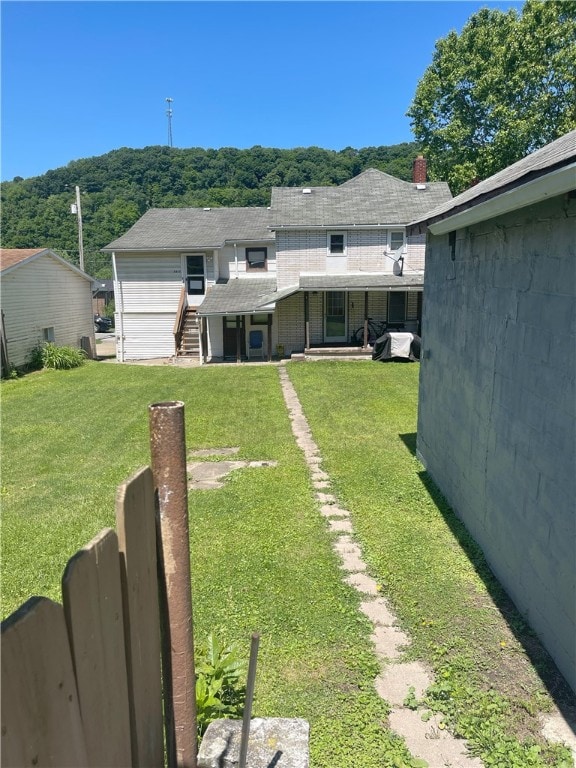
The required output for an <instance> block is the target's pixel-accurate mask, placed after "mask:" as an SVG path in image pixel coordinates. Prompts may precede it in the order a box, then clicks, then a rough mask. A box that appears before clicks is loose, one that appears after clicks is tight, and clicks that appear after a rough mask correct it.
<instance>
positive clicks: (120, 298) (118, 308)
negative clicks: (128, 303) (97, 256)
mask: <svg viewBox="0 0 576 768" xmlns="http://www.w3.org/2000/svg"><path fill="white" fill-rule="evenodd" d="M112 274H113V275H114V285H115V288H114V304H115V308H116V311H117V313H118V320H119V321H120V323H119V324H120V329H119V330H120V362H121V363H123V362H124V300H123V296H122V288H121V286H120V282H119V280H118V270H117V268H116V252H115V251H112ZM116 286H117V287H118V304H116Z"/></svg>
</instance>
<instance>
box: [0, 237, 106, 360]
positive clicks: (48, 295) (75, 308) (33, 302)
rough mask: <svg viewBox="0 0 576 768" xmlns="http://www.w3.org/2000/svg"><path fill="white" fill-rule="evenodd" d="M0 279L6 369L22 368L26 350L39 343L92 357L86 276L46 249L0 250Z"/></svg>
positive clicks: (89, 282) (89, 289)
mask: <svg viewBox="0 0 576 768" xmlns="http://www.w3.org/2000/svg"><path fill="white" fill-rule="evenodd" d="M0 277H1V286H0V287H1V297H2V300H1V306H2V319H3V326H4V334H5V340H6V347H7V353H8V362H9V364H10V365H11V366H15V367H16V368H18V367H21V366H23V365H25V364H26V362H27V361H28V358H29V356H30V352H31V350H32V349H33V348H34V347H35V346H37V345H38V344H41V343H42V342H44V341H53V342H55V343H56V344H58V345H67V346H74V347H80V346H83V347H84V348H86V349H87V351H88V352H89V354H91V353H93V350H94V349H95V339H94V317H93V314H92V283H93V280H92V278H91V277H89V276H88V275H87V274H85V273H84V272H82V271H81V270H79V269H77V268H76V267H74V266H73V265H72V264H69V263H68V262H67V261H65V260H64V259H62V258H60V256H58V255H57V254H55V253H54V252H53V251H51V250H50V249H49V248H25V249H22V248H16V249H10V248H2V249H0ZM83 339H84V341H83ZM86 339H87V341H86Z"/></svg>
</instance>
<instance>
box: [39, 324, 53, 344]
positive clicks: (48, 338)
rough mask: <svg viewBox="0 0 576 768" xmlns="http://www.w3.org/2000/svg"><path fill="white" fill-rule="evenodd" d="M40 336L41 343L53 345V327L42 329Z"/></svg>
mask: <svg viewBox="0 0 576 768" xmlns="http://www.w3.org/2000/svg"><path fill="white" fill-rule="evenodd" d="M42 336H43V341H45V342H50V343H52V344H53V343H54V342H55V341H56V336H55V334H54V326H53V325H48V326H46V327H45V328H42Z"/></svg>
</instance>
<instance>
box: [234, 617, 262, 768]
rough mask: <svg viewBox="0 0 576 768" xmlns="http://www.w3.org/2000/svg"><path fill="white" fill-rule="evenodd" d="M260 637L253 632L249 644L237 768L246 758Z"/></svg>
mask: <svg viewBox="0 0 576 768" xmlns="http://www.w3.org/2000/svg"><path fill="white" fill-rule="evenodd" d="M259 645H260V635H259V634H258V633H257V632H254V633H253V635H252V640H251V643H250V661H249V662H248V680H247V682H246V705H245V707H244V717H243V719H242V733H241V735H240V754H239V757H238V768H246V759H247V757H248V740H249V738H250V721H251V720H252V703H253V701H254V686H255V685H256V663H257V661H258V646H259Z"/></svg>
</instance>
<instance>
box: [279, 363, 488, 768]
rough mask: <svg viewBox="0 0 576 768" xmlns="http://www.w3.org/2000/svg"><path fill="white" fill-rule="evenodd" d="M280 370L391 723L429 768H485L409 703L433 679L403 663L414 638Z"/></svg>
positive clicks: (436, 720)
mask: <svg viewBox="0 0 576 768" xmlns="http://www.w3.org/2000/svg"><path fill="white" fill-rule="evenodd" d="M278 370H279V373H280V381H281V384H282V391H283V393H284V400H285V401H286V405H287V407H288V412H289V415H290V420H291V422H292V431H293V433H294V437H295V438H296V442H297V443H298V445H299V447H300V448H301V450H302V451H303V453H304V457H305V459H306V462H307V464H308V467H309V468H310V473H311V477H312V482H313V485H314V488H315V491H316V498H317V500H318V502H319V505H320V512H321V514H322V515H323V516H324V517H326V518H327V522H328V527H329V529H330V531H332V532H333V533H335V534H337V538H336V539H335V542H334V549H335V550H336V552H337V553H338V555H339V556H340V559H341V562H342V570H343V571H344V574H345V575H344V579H345V580H346V582H347V583H348V584H350V586H352V587H354V588H355V589H357V590H358V592H359V593H360V595H361V598H362V601H361V603H360V610H361V611H362V613H364V615H365V616H367V617H368V619H370V621H371V622H372V625H373V627H374V630H373V632H372V641H373V643H374V649H375V652H376V656H377V658H378V660H379V662H380V665H381V672H380V674H379V675H378V677H377V678H376V680H375V683H374V684H375V687H376V691H377V692H378V694H379V695H380V696H381V697H382V699H384V700H385V701H387V702H388V704H389V705H390V706H391V712H390V718H389V722H390V727H391V728H392V730H393V731H395V732H396V733H397V734H399V735H400V736H402V737H403V738H404V740H405V742H406V744H407V746H408V749H409V750H410V752H411V753H412V755H413V756H414V757H419V758H422V759H424V760H426V761H427V762H428V765H429V767H430V768H447V767H448V766H451V767H452V768H482V766H483V763H482V761H481V760H480V759H479V758H476V757H470V756H469V755H468V754H467V750H466V743H465V742H464V741H462V740H461V739H456V738H455V737H454V736H452V734H450V733H448V732H447V731H446V730H445V729H444V728H442V727H441V718H439V717H438V716H433V717H431V718H430V720H428V721H427V722H424V721H423V720H422V719H421V713H420V712H417V711H414V710H411V709H408V708H407V707H405V706H404V704H403V702H404V700H405V698H406V696H407V695H408V693H409V689H410V687H413V688H414V693H415V696H416V697H417V698H420V697H421V696H422V694H423V693H424V691H425V690H426V688H428V686H430V685H431V684H432V682H433V678H432V676H431V674H430V671H429V670H428V669H426V668H425V667H424V665H423V664H421V663H420V662H414V661H413V662H410V663H404V662H402V661H401V660H400V659H401V654H402V649H403V648H404V647H406V646H408V645H409V644H410V638H409V637H408V636H407V635H406V634H405V633H404V632H403V631H402V630H401V629H400V628H399V627H398V626H397V621H396V616H395V615H394V613H393V611H392V610H391V608H390V606H389V604H388V603H387V601H386V600H385V599H384V598H383V597H382V596H380V595H379V594H378V589H377V584H376V582H375V581H374V579H372V578H371V577H370V576H369V575H368V573H367V568H366V563H365V562H364V560H363V557H362V551H361V549H360V547H359V546H358V544H356V542H355V541H354V539H353V534H354V530H353V527H352V522H351V520H350V513H349V512H348V510H346V509H343V508H342V507H340V506H338V502H337V499H336V498H335V496H333V495H332V494H331V493H330V478H329V476H328V474H327V473H326V472H324V471H323V470H322V467H321V464H322V458H321V456H320V453H319V450H318V446H317V445H316V443H315V442H314V440H313V438H312V434H311V432H310V427H309V426H308V422H307V421H306V418H305V416H304V413H303V411H302V407H301V405H300V401H299V400H298V396H297V395H296V391H295V390H294V387H293V386H292V383H291V381H290V379H289V378H288V374H287V372H286V368H285V366H280V368H279V369H278Z"/></svg>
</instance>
